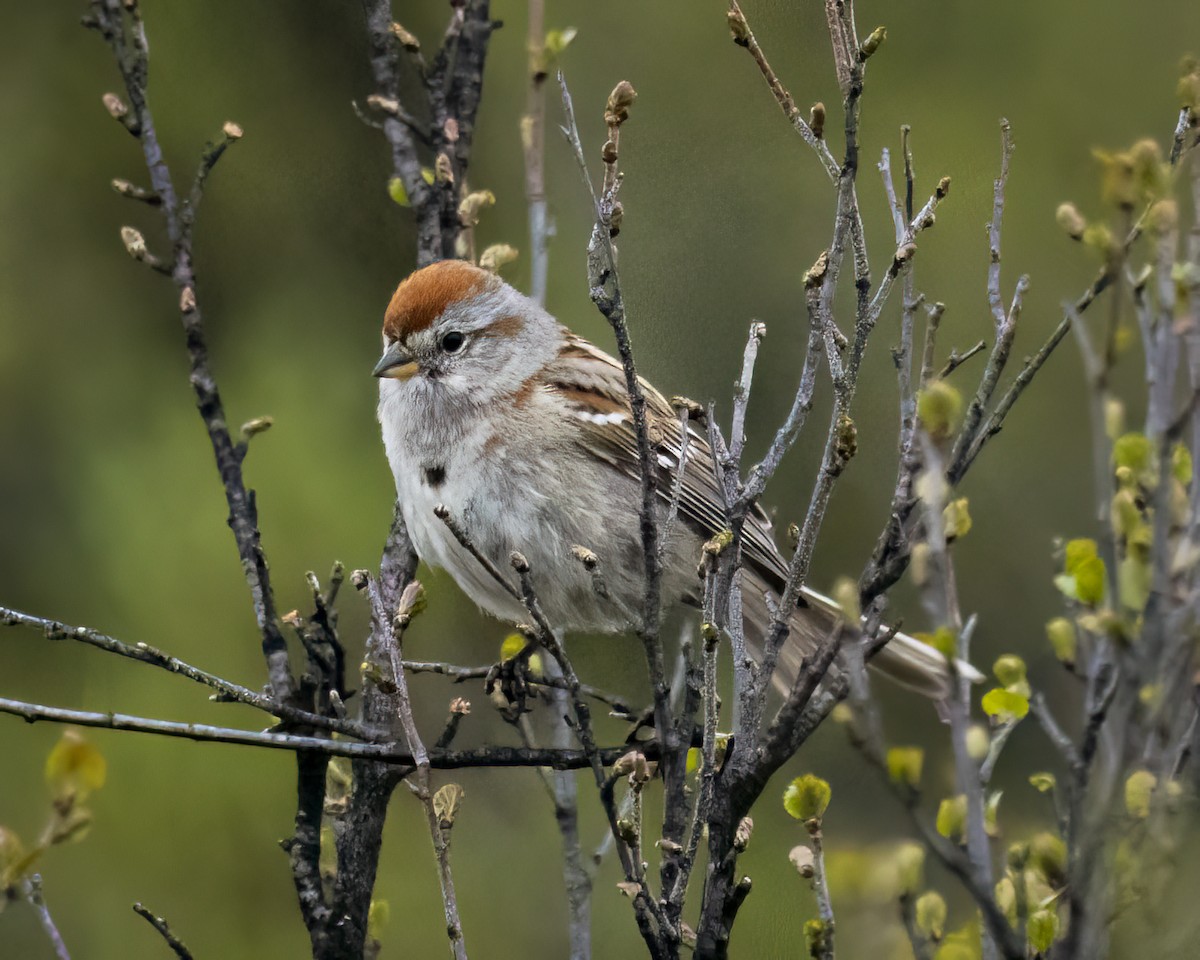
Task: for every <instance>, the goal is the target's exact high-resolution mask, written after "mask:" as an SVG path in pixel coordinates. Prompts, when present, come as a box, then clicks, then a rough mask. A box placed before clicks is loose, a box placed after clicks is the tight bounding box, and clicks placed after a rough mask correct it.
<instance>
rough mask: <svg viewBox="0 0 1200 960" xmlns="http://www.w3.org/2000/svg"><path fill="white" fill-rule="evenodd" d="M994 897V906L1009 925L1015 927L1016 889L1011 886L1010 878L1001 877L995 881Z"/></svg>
mask: <svg viewBox="0 0 1200 960" xmlns="http://www.w3.org/2000/svg"><path fill="white" fill-rule="evenodd" d="M995 897H996V906H997V907H999V908H1000V912H1001V913H1003V914H1004V918H1005V919H1006V920H1007V921H1008V922H1009V925H1010V926H1013V927H1015V926H1016V925H1017V888H1016V887H1014V886H1013V882H1012V879H1011V878H1009V877H1001V878H1000V879H999V880H998V881H996V890H995Z"/></svg>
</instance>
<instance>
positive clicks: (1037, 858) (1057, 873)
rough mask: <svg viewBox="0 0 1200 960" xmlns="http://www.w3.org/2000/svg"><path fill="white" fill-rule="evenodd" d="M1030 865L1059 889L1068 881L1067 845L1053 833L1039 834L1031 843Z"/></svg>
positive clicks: (1047, 881)
mask: <svg viewBox="0 0 1200 960" xmlns="http://www.w3.org/2000/svg"><path fill="white" fill-rule="evenodd" d="M1029 863H1030V865H1031V866H1032V867H1033V868H1034V870H1036V871H1037V872H1038V873H1039V874H1041V876H1042V877H1043V878H1044V879H1045V881H1046V883H1048V884H1049V885H1050V886H1051V887H1053V888H1055V889H1058V888H1059V887H1061V886H1062V885H1063V884H1064V883H1065V882H1066V879H1067V845H1066V844H1065V843H1063V841H1062V838H1061V837H1057V836H1055V835H1054V834H1053V833H1039V834H1037V835H1036V836H1035V837H1034V838H1033V839H1032V840H1031V841H1030V842H1029Z"/></svg>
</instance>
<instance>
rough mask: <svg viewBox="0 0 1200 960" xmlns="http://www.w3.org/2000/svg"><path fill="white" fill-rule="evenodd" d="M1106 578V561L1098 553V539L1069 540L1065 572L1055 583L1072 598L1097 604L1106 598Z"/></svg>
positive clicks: (1066, 549) (1064, 561)
mask: <svg viewBox="0 0 1200 960" xmlns="http://www.w3.org/2000/svg"><path fill="white" fill-rule="evenodd" d="M1104 579H1105V568H1104V561H1103V560H1101V559H1100V557H1099V556H1098V555H1097V553H1096V541H1095V540H1087V539H1079V540H1070V541H1068V542H1067V545H1066V548H1065V550H1064V560H1063V572H1062V573H1061V574H1059V575H1058V576H1056V577H1055V578H1054V585H1055V586H1056V587H1058V589H1059V590H1060V591H1062V593H1063V594H1064V595H1066V596H1068V597H1070V598H1071V599H1072V600H1078V601H1079V602H1081V603H1086V604H1088V605H1089V606H1096V605H1097V604H1099V603H1100V601H1101V600H1103V599H1104Z"/></svg>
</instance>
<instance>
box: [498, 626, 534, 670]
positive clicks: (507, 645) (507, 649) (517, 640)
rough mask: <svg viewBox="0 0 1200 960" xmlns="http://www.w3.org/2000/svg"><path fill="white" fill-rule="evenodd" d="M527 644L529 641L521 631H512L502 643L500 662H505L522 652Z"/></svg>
mask: <svg viewBox="0 0 1200 960" xmlns="http://www.w3.org/2000/svg"><path fill="white" fill-rule="evenodd" d="M527 646H529V641H528V640H526V639H525V638H524V637H523V636H521V634H519V633H510V634H509V635H508V636H507V637H505V638H504V642H503V643H501V644H500V662H501V663H505V662H507V661H509V660H511V659H512V658H513V657H515V656H517V655H518V654H520V653H521V652H522V651H523V650H524V649H525V648H526V647H527Z"/></svg>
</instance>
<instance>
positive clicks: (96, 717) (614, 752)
mask: <svg viewBox="0 0 1200 960" xmlns="http://www.w3.org/2000/svg"><path fill="white" fill-rule="evenodd" d="M0 713H6V714H10V715H12V716H17V717H21V718H22V719H24V720H26V721H27V722H29V723H36V722H37V721H39V720H45V721H48V722H51V723H71V724H75V725H77V726H81V727H96V728H100V729H105V730H129V731H134V732H137V733H150V734H157V735H159V736H166V737H176V738H182V739H185V740H195V741H200V742H209V743H231V744H240V745H242V746H253V747H265V748H268V749H276V750H291V751H293V752H305V751H308V752H313V753H318V754H322V755H325V756H330V757H349V758H351V759H362V760H377V761H379V762H380V763H385V764H389V765H392V766H400V767H412V766H416V760H415V758H414V757H413V754H412V752H411V751H409V750H407V749H405V748H402V747H400V746H397V745H394V744H387V743H354V742H352V741H348V740H327V739H324V738H322V737H306V736H301V735H300V734H294V733H272V732H270V731H257V730H239V729H237V728H234V727H214V726H211V725H209V724H201V723H179V722H175V721H171V720H158V719H150V718H147V717H137V716H132V715H130V714H125V713H98V712H95V711H89V710H69V709H65V708H63V707H50V706H46V705H45V704H40V703H28V702H26V701H23V700H10V699H8V698H0ZM638 748H639V749H640V750H641V751H642V752H643V753H645V754H646V756H647V757H648V758H650V759H657V757H658V755H659V751H658V747H657V744H655V743H654V742H653V741H649V742H643V743H641V744H639V747H638ZM628 752H629V747H628V745H622V746H612V747H596V749H595V751H594V752H593V753H588V752H586V751H584V750H568V749H562V750H559V749H552V748H545V747H543V748H540V749H533V750H527V749H525V748H522V747H505V746H489V747H478V748H473V749H467V750H442V749H435V748H429V749H428V750H427V754H428V757H429V766H430V768H431V769H433V770H459V769H463V768H467V767H472V768H473V767H551V768H552V769H555V770H581V769H585V768H589V767H591V766H592V765H593V760H598V761H599V763H600V765H601V766H602V767H607V766H611V765H612V764H613V763H615V762H616V761H617V760H619V759H620V758H621V757H622V756H624V755H625V754H626V753H628Z"/></svg>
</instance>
